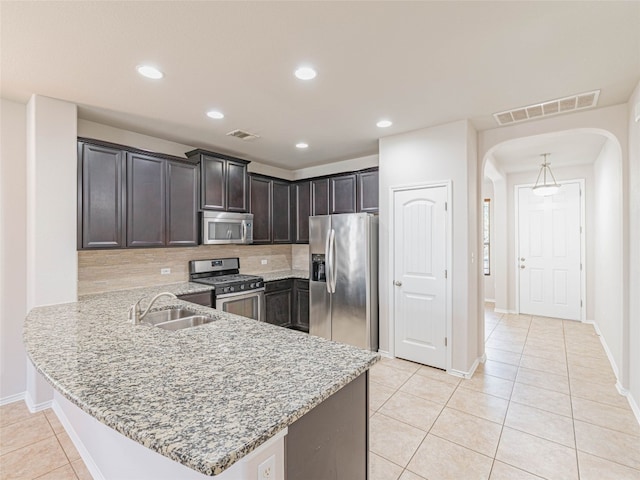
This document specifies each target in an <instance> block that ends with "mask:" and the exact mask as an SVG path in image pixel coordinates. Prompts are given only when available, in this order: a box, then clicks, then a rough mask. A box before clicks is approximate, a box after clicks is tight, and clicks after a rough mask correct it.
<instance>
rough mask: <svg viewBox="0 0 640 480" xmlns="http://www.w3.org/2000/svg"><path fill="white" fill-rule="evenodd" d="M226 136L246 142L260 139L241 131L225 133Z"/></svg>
mask: <svg viewBox="0 0 640 480" xmlns="http://www.w3.org/2000/svg"><path fill="white" fill-rule="evenodd" d="M227 135H228V136H230V137H236V138H239V139H240V140H246V141H249V140H255V139H256V138H260V135H256V134H255V133H249V132H245V131H243V130H232V131H230V132H229V133H227Z"/></svg>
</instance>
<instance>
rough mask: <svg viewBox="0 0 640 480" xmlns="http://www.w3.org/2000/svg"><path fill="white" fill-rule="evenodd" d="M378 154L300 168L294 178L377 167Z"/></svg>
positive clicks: (299, 178)
mask: <svg viewBox="0 0 640 480" xmlns="http://www.w3.org/2000/svg"><path fill="white" fill-rule="evenodd" d="M377 166H378V155H368V156H366V157H358V158H352V159H349V160H343V161H341V162H334V163H327V164H325V165H317V166H315V167H307V168H300V169H298V170H294V171H293V172H292V173H293V180H301V179H303V178H311V177H320V176H323V175H332V174H334V173H341V172H354V171H356V170H364V169H365V168H371V167H377Z"/></svg>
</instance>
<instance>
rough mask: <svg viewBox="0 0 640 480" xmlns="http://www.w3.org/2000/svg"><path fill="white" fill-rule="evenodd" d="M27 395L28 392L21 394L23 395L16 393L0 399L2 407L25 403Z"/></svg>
mask: <svg viewBox="0 0 640 480" xmlns="http://www.w3.org/2000/svg"><path fill="white" fill-rule="evenodd" d="M26 393H27V392H21V393H16V394H15V395H9V396H8V397H3V398H0V406H2V405H8V404H10V403H15V402H19V401H20V400H23V401H24V396H25V394H26Z"/></svg>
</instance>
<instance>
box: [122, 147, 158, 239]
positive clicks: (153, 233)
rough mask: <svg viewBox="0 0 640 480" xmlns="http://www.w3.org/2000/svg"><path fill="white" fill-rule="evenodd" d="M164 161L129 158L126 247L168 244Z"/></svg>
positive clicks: (144, 156)
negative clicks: (166, 240)
mask: <svg viewBox="0 0 640 480" xmlns="http://www.w3.org/2000/svg"><path fill="white" fill-rule="evenodd" d="M165 171H166V168H165V160H163V159H159V158H156V157H152V156H150V155H141V154H138V153H128V154H127V246H128V247H157V246H162V245H164V244H165V225H166V224H165V209H166V186H165Z"/></svg>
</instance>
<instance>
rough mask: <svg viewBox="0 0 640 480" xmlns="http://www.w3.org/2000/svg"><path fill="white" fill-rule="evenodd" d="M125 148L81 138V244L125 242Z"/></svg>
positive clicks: (98, 245)
mask: <svg viewBox="0 0 640 480" xmlns="http://www.w3.org/2000/svg"><path fill="white" fill-rule="evenodd" d="M125 158H126V157H125V152H123V151H122V150H120V149H119V148H112V147H107V146H101V145H91V144H88V143H85V142H78V187H79V188H78V200H79V205H78V227H79V228H78V248H122V247H124V246H125V243H126V239H125V223H124V219H125V211H124V209H125V191H126V183H125V178H126V176H125V168H126V167H125Z"/></svg>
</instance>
